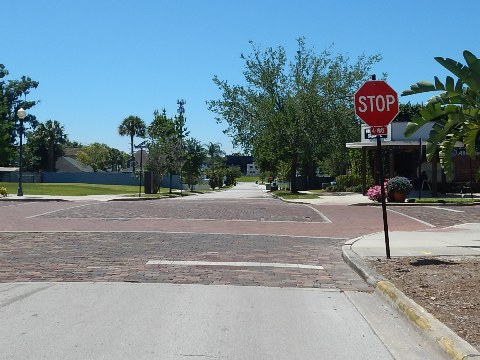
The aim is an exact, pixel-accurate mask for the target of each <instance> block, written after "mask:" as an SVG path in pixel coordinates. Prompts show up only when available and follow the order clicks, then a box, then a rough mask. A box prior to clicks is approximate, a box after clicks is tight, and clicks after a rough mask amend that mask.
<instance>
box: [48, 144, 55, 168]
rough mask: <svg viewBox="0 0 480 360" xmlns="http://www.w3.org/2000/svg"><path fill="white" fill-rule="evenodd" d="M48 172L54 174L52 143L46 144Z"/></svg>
mask: <svg viewBox="0 0 480 360" xmlns="http://www.w3.org/2000/svg"><path fill="white" fill-rule="evenodd" d="M48 171H50V172H55V154H54V144H53V142H50V143H49V144H48Z"/></svg>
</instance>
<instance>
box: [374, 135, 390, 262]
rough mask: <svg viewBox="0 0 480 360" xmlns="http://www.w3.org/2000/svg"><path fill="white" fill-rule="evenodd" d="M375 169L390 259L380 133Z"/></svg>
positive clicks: (388, 257)
mask: <svg viewBox="0 0 480 360" xmlns="http://www.w3.org/2000/svg"><path fill="white" fill-rule="evenodd" d="M377 169H378V170H377V171H378V174H379V181H380V191H381V193H382V214H383V232H384V233H385V249H386V252H387V259H390V239H389V237H388V219H387V204H386V201H385V176H384V174H383V157H382V141H381V140H380V135H377Z"/></svg>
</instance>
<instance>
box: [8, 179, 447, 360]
mask: <svg viewBox="0 0 480 360" xmlns="http://www.w3.org/2000/svg"><path fill="white" fill-rule="evenodd" d="M404 215H408V214H403V213H398V212H395V213H393V212H392V213H390V214H389V221H390V227H391V228H392V229H396V230H420V229H425V228H429V225H428V224H427V220H428V219H422V221H417V220H415V219H414V218H412V217H408V216H404ZM0 218H1V219H2V222H1V223H0V322H1V323H2V326H1V327H0V359H42V358H45V359H158V358H160V359H186V358H194V359H195V358H199V359H203V358H212V359H319V358H325V359H337V358H338V359H345V358H351V359H392V358H396V359H438V358H439V357H438V354H433V353H432V350H431V349H430V348H429V347H428V345H427V344H426V343H425V342H424V341H423V340H422V339H421V338H419V337H417V335H416V334H415V333H414V332H413V331H412V330H411V329H409V328H408V325H407V324H405V323H403V321H401V320H400V319H399V318H398V316H397V315H396V314H395V313H394V312H392V311H391V310H390V309H389V308H388V307H387V306H386V305H385V304H383V303H381V302H380V301H379V300H378V298H377V297H376V296H375V295H374V294H373V293H372V289H371V288H370V287H369V286H367V285H366V284H365V283H364V282H363V281H362V280H361V279H360V278H359V277H358V276H357V275H356V274H355V273H354V272H353V271H352V270H351V269H350V268H349V267H348V266H347V265H346V264H345V263H344V262H343V260H342V259H341V245H342V244H343V243H344V242H345V240H346V239H349V238H353V237H356V236H359V235H362V234H368V233H372V232H376V231H381V229H383V225H382V223H381V210H380V209H379V208H378V207H355V206H335V205H330V206H319V205H306V204H289V203H285V202H282V201H280V200H276V199H272V198H271V197H269V196H268V195H267V194H265V193H263V192H262V191H260V190H259V189H258V188H257V187H255V186H254V185H253V184H252V185H240V186H237V188H235V189H234V190H231V191H225V192H220V193H215V194H209V195H206V196H198V197H187V198H183V199H172V200H161V201H136V202H133V201H120V202H117V201H114V202H93V201H83V202H74V203H72V202H27V203H23V202H8V201H2V202H1V203H0ZM379 219H380V221H379ZM430 220H431V219H430ZM432 221H433V220H432ZM399 339H401V340H399Z"/></svg>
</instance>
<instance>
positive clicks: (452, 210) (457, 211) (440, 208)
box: [429, 206, 465, 213]
mask: <svg viewBox="0 0 480 360" xmlns="http://www.w3.org/2000/svg"><path fill="white" fill-rule="evenodd" d="M429 208H431V209H437V210H444V211H451V212H456V213H463V212H465V211H463V210H455V209H449V208H444V207H439V206H429Z"/></svg>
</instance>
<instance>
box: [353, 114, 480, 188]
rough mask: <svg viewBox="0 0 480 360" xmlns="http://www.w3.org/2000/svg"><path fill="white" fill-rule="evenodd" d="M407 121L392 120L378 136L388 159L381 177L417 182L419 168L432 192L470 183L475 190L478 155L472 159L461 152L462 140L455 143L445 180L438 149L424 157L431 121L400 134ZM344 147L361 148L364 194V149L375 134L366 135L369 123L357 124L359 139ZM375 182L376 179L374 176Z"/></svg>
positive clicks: (373, 148) (373, 143)
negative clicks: (451, 168)
mask: <svg viewBox="0 0 480 360" xmlns="http://www.w3.org/2000/svg"><path fill="white" fill-rule="evenodd" d="M407 124H408V123H407V122H399V121H394V122H392V123H391V124H390V125H388V135H385V136H382V139H381V140H382V151H383V152H384V159H388V160H387V161H388V164H387V165H386V166H385V168H386V169H388V171H387V173H386V174H385V178H391V177H394V176H404V177H406V178H408V179H410V180H411V181H412V183H413V184H417V183H418V181H419V178H420V173H421V172H424V171H425V172H426V174H427V176H428V179H429V181H430V182H431V190H432V193H433V195H437V193H438V192H439V191H440V192H444V193H445V192H456V190H458V188H461V187H463V186H465V183H467V182H468V183H470V186H471V188H472V189H474V190H479V184H477V183H476V182H475V181H474V176H473V174H475V171H476V170H477V168H478V167H479V165H480V161H479V160H478V159H475V160H472V159H470V157H468V156H467V155H466V154H465V148H464V147H463V144H461V143H459V144H458V146H457V147H456V149H455V153H456V156H455V157H454V158H453V164H454V176H453V179H451V181H447V179H446V176H445V174H444V172H443V171H442V168H441V167H440V162H439V158H438V153H437V154H436V156H435V157H434V159H433V160H432V161H431V162H428V161H427V160H426V157H425V150H426V140H427V139H428V136H429V134H430V130H431V129H432V127H433V125H434V123H433V122H432V123H429V124H426V125H424V126H423V127H422V128H420V129H419V130H418V131H417V132H416V133H415V134H413V135H412V136H411V137H409V138H406V137H405V135H404V131H405V128H406V126H407ZM346 147H347V148H350V149H361V151H362V183H363V190H364V194H365V193H366V187H367V180H366V179H367V175H368V174H367V166H366V165H367V152H372V151H373V152H374V151H376V148H377V143H376V137H374V136H371V135H370V127H369V126H367V125H363V124H362V126H361V141H360V142H354V143H347V144H346ZM376 167H377V165H376V161H375V162H374V164H373V174H370V175H374V174H376V173H377V169H376ZM375 182H376V183H377V182H378V179H375Z"/></svg>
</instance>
